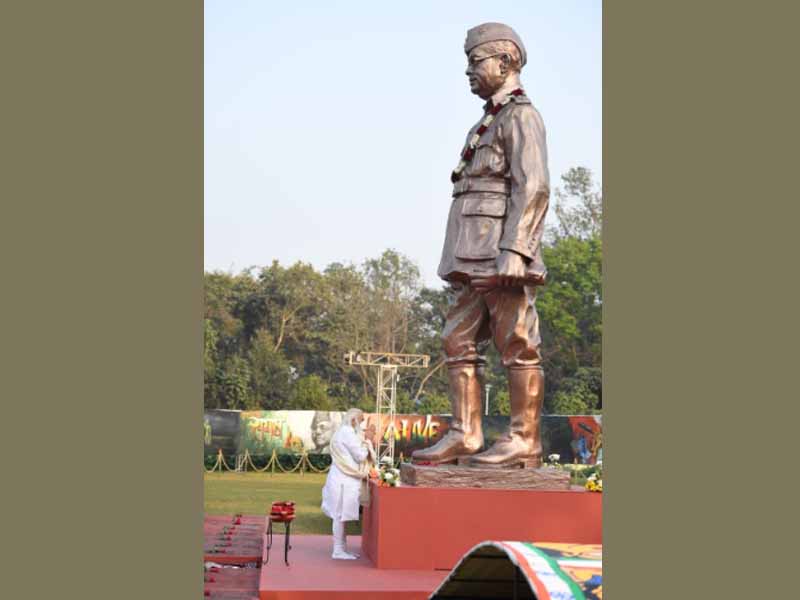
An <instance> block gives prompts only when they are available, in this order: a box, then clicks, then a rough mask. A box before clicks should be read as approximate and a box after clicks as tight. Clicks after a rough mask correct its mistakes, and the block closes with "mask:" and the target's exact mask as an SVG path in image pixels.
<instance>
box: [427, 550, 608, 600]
mask: <svg viewBox="0 0 800 600" xmlns="http://www.w3.org/2000/svg"><path fill="white" fill-rule="evenodd" d="M602 565H603V563H602V546H601V545H598V544H549V543H540V544H535V545H534V544H533V543H531V542H495V541H489V542H482V543H480V544H478V545H477V546H475V547H474V548H472V549H471V550H470V551H469V552H467V553H466V554H465V555H464V557H463V558H462V559H461V560H460V561H459V562H458V564H457V565H456V566H455V568H454V569H453V570H452V571H451V573H450V575H448V576H447V579H445V580H444V581H443V582H442V584H441V585H440V586H439V587H438V588H437V589H436V591H434V592H433V594H431V596H430V600H445V599H449V600H456V599H458V600H489V599H492V600H495V599H497V600H601V599H602V597H603V591H602V589H603V588H602V580H603V579H602V578H603V566H602Z"/></svg>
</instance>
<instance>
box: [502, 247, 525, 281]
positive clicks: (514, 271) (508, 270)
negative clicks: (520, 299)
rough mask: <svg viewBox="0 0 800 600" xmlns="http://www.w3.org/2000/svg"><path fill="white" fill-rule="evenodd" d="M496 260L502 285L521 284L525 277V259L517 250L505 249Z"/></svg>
mask: <svg viewBox="0 0 800 600" xmlns="http://www.w3.org/2000/svg"><path fill="white" fill-rule="evenodd" d="M495 262H496V264H497V278H498V283H499V284H500V285H502V286H513V285H520V283H521V280H522V279H524V278H525V259H524V258H522V256H521V255H519V254H517V253H516V252H511V251H509V250H503V251H502V252H500V255H499V256H498V257H497V259H496V261H495Z"/></svg>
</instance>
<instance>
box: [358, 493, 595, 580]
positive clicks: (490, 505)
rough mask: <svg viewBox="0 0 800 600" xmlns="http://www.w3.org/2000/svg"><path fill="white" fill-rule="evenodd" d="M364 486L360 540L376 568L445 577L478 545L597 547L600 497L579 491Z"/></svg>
mask: <svg viewBox="0 0 800 600" xmlns="http://www.w3.org/2000/svg"><path fill="white" fill-rule="evenodd" d="M371 487H372V490H371V491H372V502H371V504H370V506H369V507H367V508H365V509H364V515H363V520H362V523H363V526H362V535H363V546H364V550H365V553H366V555H367V556H368V557H369V558H370V559H371V560H372V563H373V564H374V565H375V566H376V567H377V568H378V569H420V570H425V571H431V570H433V569H447V570H449V569H452V568H453V567H454V566H455V565H456V563H457V562H458V560H459V559H460V558H461V557H462V556H463V555H464V553H465V552H467V551H468V550H469V549H470V548H472V547H473V546H474V545H476V544H478V543H480V542H483V541H486V540H535V541H542V542H544V541H546V542H565V543H580V544H602V543H603V539H602V538H603V531H602V501H603V495H602V494H598V493H593V492H587V491H585V490H584V489H583V488H574V489H572V490H552V491H549V490H548V491H544V490H504V489H481V488H469V489H463V488H427V487H419V486H408V487H396V488H389V487H379V486H377V485H375V484H374V483H372V484H371Z"/></svg>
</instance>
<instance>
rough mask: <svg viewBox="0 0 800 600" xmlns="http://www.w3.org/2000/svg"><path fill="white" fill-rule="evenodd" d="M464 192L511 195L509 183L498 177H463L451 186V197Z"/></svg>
mask: <svg viewBox="0 0 800 600" xmlns="http://www.w3.org/2000/svg"><path fill="white" fill-rule="evenodd" d="M466 192H495V193H499V194H506V195H508V194H510V193H511V182H510V181H509V180H508V179H500V178H499V177H463V178H461V179H459V180H458V181H456V182H455V184H454V185H453V196H458V195H459V194H464V193H466Z"/></svg>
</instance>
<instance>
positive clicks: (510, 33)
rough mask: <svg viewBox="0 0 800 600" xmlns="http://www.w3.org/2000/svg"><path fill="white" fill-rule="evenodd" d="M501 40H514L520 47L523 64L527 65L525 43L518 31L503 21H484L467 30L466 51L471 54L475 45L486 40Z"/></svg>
mask: <svg viewBox="0 0 800 600" xmlns="http://www.w3.org/2000/svg"><path fill="white" fill-rule="evenodd" d="M501 40H508V41H509V42H513V43H514V45H516V47H517V48H519V54H520V58H521V59H522V61H521V62H522V65H521V66H525V63H526V62H528V54H527V52H525V45H524V44H523V43H522V40H521V39H520V37H519V36H518V35H517V32H516V31H514V30H513V29H511V27H509V26H508V25H503V24H502V23H483V24H482V25H478V26H477V27H473V28H472V29H470V30H469V31H467V39H466V41H465V42H464V52H465V53H466V54H469V53H470V51H471V50H472V49H473V48H475V46H480V45H481V44H485V43H486V42H499V41H501Z"/></svg>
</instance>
